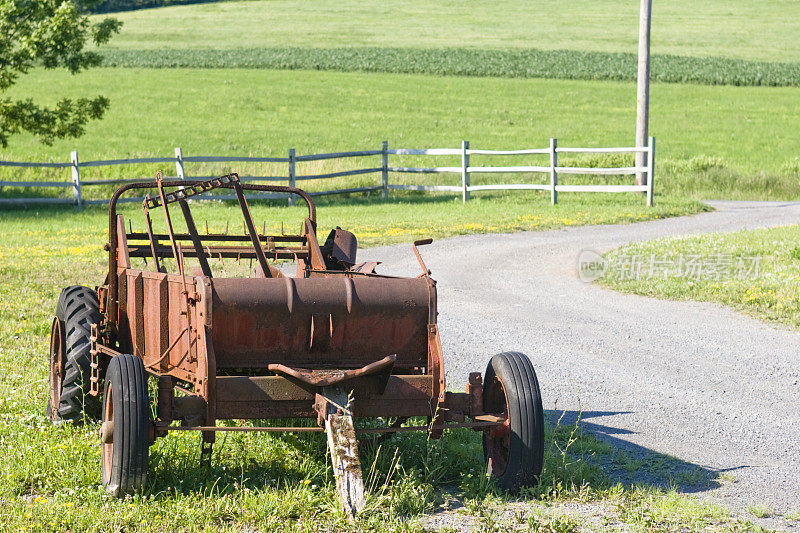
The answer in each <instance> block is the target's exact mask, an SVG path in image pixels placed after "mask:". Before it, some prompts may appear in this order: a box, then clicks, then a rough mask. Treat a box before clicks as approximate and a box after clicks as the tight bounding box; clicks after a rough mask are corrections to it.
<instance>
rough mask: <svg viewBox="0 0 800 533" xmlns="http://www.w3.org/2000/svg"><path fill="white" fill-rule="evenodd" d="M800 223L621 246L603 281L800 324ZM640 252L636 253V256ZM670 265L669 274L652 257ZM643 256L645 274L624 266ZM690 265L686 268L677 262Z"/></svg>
mask: <svg viewBox="0 0 800 533" xmlns="http://www.w3.org/2000/svg"><path fill="white" fill-rule="evenodd" d="M798 243H800V226H797V225H791V226H780V227H775V228H768V229H758V230H750V231H738V232H735V233H724V234H723V233H709V234H705V235H695V236H690V237H682V238H665V239H657V240H653V241H648V242H644V243H638V244H633V245H630V246H625V247H622V248H618V249H616V250H614V251H613V252H610V253H609V254H607V256H606V257H607V259H608V261H609V264H610V265H611V267H610V268H609V270H608V272H607V273H606V275H605V276H604V277H603V279H602V281H601V282H602V283H603V284H605V285H607V286H609V287H611V288H614V289H617V290H620V291H624V292H630V293H634V294H641V295H644V296H650V297H655V298H667V299H674V300H700V301H710V302H718V303H722V304H725V305H729V306H732V307H735V308H736V309H740V310H742V311H745V312H747V313H750V314H753V315H754V316H757V317H759V318H763V319H765V320H769V321H773V322H778V323H782V324H786V325H788V326H791V327H793V328H795V329H797V328H800V245H798ZM632 258H635V259H632ZM651 258H655V261H657V262H661V263H664V264H666V265H668V267H667V274H666V275H665V273H664V272H663V271H658V269H656V270H655V271H653V272H649V271H648V270H647V268H646V265H647V263H648V262H649V261H650V260H651ZM637 259H638V260H639V261H644V262H645V263H644V265H645V268H643V269H642V272H641V275H639V276H630V275H628V274H626V272H625V271H624V269H623V268H620V267H616V268H615V267H614V266H613V265H614V264H615V263H616V264H619V265H625V264H627V265H630V264H631V262H632V261H635V260H637ZM681 263H684V264H686V265H688V266H686V267H685V268H683V271H681V270H679V269H678V265H680V264H681Z"/></svg>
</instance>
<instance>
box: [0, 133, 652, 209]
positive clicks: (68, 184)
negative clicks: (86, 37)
mask: <svg viewBox="0 0 800 533" xmlns="http://www.w3.org/2000/svg"><path fill="white" fill-rule="evenodd" d="M648 141H649V142H648V145H647V146H644V147H640V148H634V147H629V148H565V147H559V146H558V142H557V140H556V139H550V146H549V147H548V148H532V149H524V150H483V149H481V150H476V149H471V148H470V147H469V141H462V143H461V148H429V149H423V150H416V149H404V148H400V149H392V150H390V149H389V146H388V142H387V141H384V142H383V145H382V147H381V149H380V150H362V151H356V152H339V153H330V154H311V155H296V154H295V150H294V149H290V150H289V153H288V157H229V156H219V157H218V156H189V157H186V156H184V155H183V151H182V150H181V149H180V148H175V156H174V157H149V158H138V159H112V160H100V161H80V160H79V159H78V152H72V153H71V154H70V161H69V162H68V163H67V162H64V163H30V162H15V161H0V167H38V168H69V169H70V172H71V180H70V181H0V187H23V188H33V187H62V188H68V189H71V190H72V198H62V197H26V198H17V197H13V198H0V205H3V204H32V203H69V204H75V205H82V204H95V203H105V202H108V200H107V199H103V200H84V199H83V197H82V195H81V191H82V189H83V187H88V186H93V185H122V184H124V183H130V182H134V181H141V179H142V178H131V179H128V178H114V179H92V180H85V179H84V180H82V179H81V169H82V168H90V167H101V166H110V165H129V164H148V163H149V164H152V163H170V164H174V165H175V176H173V177H172V179H199V180H202V179H208V178H210V177H211V176H196V175H191V176H189V174H187V172H186V168H185V164H186V163H232V162H243V163H285V164H286V165H287V175H285V176H241V177H240V179H241V180H242V181H278V182H286V183H288V184H289V185H290V186H298V182H302V181H306V180H323V179H330V178H339V177H344V176H358V175H362V174H380V177H381V181H380V183H379V184H376V185H374V186H366V187H352V188H345V189H333V190H326V191H313V192H311V193H310V194H312V195H328V194H345V193H355V192H366V191H382V193H383V196H387V195H388V194H389V190H415V191H449V192H460V193H461V198H462V200H463V201H464V202H467V201H468V200H469V198H470V193H472V192H478V191H489V190H544V191H550V201H551V203H552V204H553V205H555V204H556V202H557V201H558V193H559V192H642V193H646V198H647V200H646V202H647V205H648V206H652V205H653V188H654V184H655V175H654V166H655V139H654V138H653V137H650V138H649V139H648ZM637 152H639V153H644V154H646V156H647V157H646V161H647V164H646V166H644V167H637V166H632V167H610V168H609V167H600V168H596V167H568V166H563V167H561V166H558V154H564V153H571V154H577V153H582V154H586V153H593V154H594V153H637ZM531 154H540V155H548V156H549V164H548V165H543V166H472V165H471V164H470V156H471V155H481V156H522V155H531ZM390 155H394V156H403V155H415V156H448V155H449V156H460V158H461V165H460V166H455V167H400V166H390V165H389V156H390ZM367 156H380V157H381V164H380V166H375V167H368V168H360V169H353V170H343V171H340V172H330V173H327V174H308V175H298V174H297V172H296V170H297V163H301V162H306V161H321V160H326V159H345V158H352V157H367ZM390 173H409V174H441V173H450V174H460V175H461V185H425V184H423V185H409V184H390V183H389V174H390ZM484 173H503V174H510V173H527V174H544V175H547V176H549V178H550V179H549V182H547V183H509V184H484V185H472V184H471V176H472V175H473V174H484ZM637 173H643V175H644V177H645V184H644V185H605V184H586V185H563V184H559V183H558V177H559V175H561V174H588V175H631V176H632V175H635V174H637ZM301 188H302V187H301ZM279 196H280V195H265V197H279ZM214 198H215V199H227V198H228V196H216V195H215V196H214ZM230 198H233V196H230ZM122 200H126V201H137V200H141V199H140V198H126V199H122ZM122 200H121V201H122ZM293 200H294V199H293V198H292V197H290V198H289V201H290V202H293Z"/></svg>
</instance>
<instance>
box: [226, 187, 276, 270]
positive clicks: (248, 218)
mask: <svg viewBox="0 0 800 533" xmlns="http://www.w3.org/2000/svg"><path fill="white" fill-rule="evenodd" d="M233 190H234V192H235V193H236V199H237V200H238V202H239V207H240V208H241V209H242V216H244V223H245V225H246V226H247V232H248V233H249V234H250V240H251V241H252V242H253V249H254V250H255V252H256V258H257V259H258V264H259V266H261V271H262V272H263V273H264V277H266V278H271V277H272V273H271V272H270V270H269V264H268V263H267V258H266V256H265V255H264V250H263V249H262V248H261V241H260V240H259V238H258V233H256V228H255V226H254V225H253V215H252V214H251V213H250V208H249V207H248V206H247V200H246V199H245V197H244V192H243V191H242V185H241V183H239V181H238V178H237V180H236V181H234V182H233Z"/></svg>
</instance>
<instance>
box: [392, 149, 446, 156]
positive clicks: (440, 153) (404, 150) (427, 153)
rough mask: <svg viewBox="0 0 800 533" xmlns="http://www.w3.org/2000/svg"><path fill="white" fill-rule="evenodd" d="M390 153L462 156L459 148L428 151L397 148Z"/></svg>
mask: <svg viewBox="0 0 800 533" xmlns="http://www.w3.org/2000/svg"><path fill="white" fill-rule="evenodd" d="M388 153H390V154H394V155H461V150H460V149H458V148H428V149H426V150H414V149H411V148H396V149H394V150H389V151H388Z"/></svg>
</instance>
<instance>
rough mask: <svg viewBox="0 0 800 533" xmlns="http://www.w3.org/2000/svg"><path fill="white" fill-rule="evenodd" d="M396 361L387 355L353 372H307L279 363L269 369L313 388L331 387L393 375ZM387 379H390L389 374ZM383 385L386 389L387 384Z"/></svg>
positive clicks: (395, 357) (337, 370)
mask: <svg viewBox="0 0 800 533" xmlns="http://www.w3.org/2000/svg"><path fill="white" fill-rule="evenodd" d="M396 360H397V356H396V355H387V356H386V357H384V358H383V359H381V360H379V361H375V362H374V363H370V364H368V365H365V366H363V367H361V368H356V369H352V370H340V369H335V370H327V371H326V370H307V369H302V368H292V367H290V366H286V365H282V364H277V363H272V364H270V365H268V366H267V369H268V370H270V371H271V372H275V373H279V374H284V375H286V376H291V377H293V378H295V379H297V380H300V381H302V382H303V383H305V384H307V385H311V386H313V387H330V386H333V385H336V384H339V383H342V382H344V381H347V380H350V379H356V378H360V377H366V376H371V375H374V374H378V373H380V372H388V373H391V369H392V366H393V365H394V362H395V361H396ZM386 377H387V378H388V374H387V376H386ZM383 385H384V388H385V386H386V383H384V384H383Z"/></svg>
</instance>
